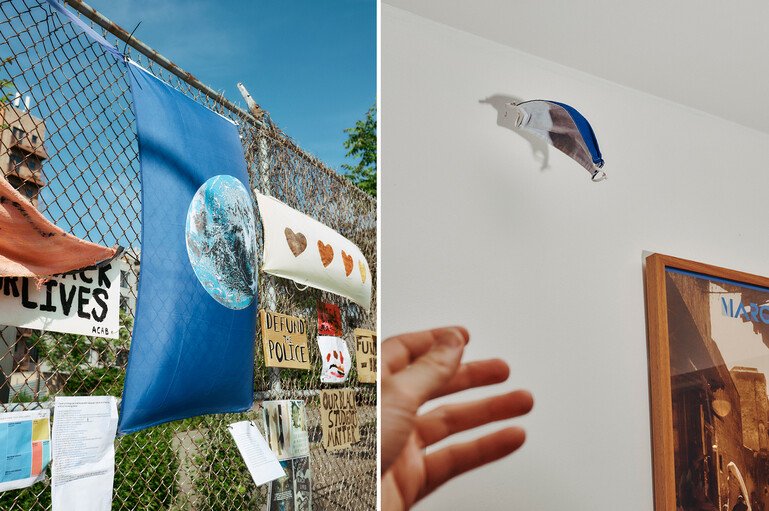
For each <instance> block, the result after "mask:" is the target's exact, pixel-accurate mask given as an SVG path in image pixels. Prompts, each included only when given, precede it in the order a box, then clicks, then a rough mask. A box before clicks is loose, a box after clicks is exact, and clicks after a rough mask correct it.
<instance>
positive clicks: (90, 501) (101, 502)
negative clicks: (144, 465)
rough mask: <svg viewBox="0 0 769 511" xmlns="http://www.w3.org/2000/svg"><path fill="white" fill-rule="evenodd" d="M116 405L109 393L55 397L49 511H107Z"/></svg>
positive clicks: (113, 450) (112, 469)
mask: <svg viewBox="0 0 769 511" xmlns="http://www.w3.org/2000/svg"><path fill="white" fill-rule="evenodd" d="M117 418H118V415H117V403H116V401H115V398H114V397H112V396H104V397H102V396H62V397H57V398H56V401H55V407H54V411H53V466H52V467H51V477H52V482H51V484H52V489H51V493H52V498H53V511H72V510H74V509H77V510H78V511H109V509H111V507H112V483H113V480H114V478H115V443H114V442H115V432H116V430H117Z"/></svg>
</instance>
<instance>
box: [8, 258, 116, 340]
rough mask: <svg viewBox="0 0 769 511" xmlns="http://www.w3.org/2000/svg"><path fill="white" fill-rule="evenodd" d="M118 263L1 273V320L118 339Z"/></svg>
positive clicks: (16, 324) (15, 324)
mask: <svg viewBox="0 0 769 511" xmlns="http://www.w3.org/2000/svg"><path fill="white" fill-rule="evenodd" d="M119 307H120V267H119V265H118V262H117V261H112V262H111V263H109V264H105V265H104V266H102V267H100V268H95V269H93V270H86V271H81V272H79V273H75V274H71V275H60V276H56V277H53V278H52V279H50V280H49V281H48V282H45V283H43V284H42V285H40V287H38V286H37V284H36V282H35V279H30V278H25V277H0V324H1V325H9V326H18V327H23V328H34V329H36V330H46V331H52V332H62V333H67V334H79V335H88V336H94V337H106V338H108V339H117V338H118V333H119V330H120V316H119V313H118V308H119Z"/></svg>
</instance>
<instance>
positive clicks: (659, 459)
mask: <svg viewBox="0 0 769 511" xmlns="http://www.w3.org/2000/svg"><path fill="white" fill-rule="evenodd" d="M646 301H647V325H648V335H649V374H650V392H651V417H652V421H651V422H652V450H653V455H652V458H653V467H654V500H655V509H656V510H657V511H660V510H666V511H667V510H670V511H678V510H705V509H708V510H714V511H716V510H719V511H720V510H728V511H734V510H760V509H769V433H768V432H767V423H768V422H769V399H768V398H767V383H766V379H767V374H769V278H766V277H759V276H756V275H750V274H747V273H743V272H739V271H735V270H728V269H725V268H719V267H716V266H710V265H707V264H702V263H697V262H693V261H687V260H684V259H678V258H675V257H671V256H666V255H661V254H653V255H651V256H649V257H648V258H647V259H646Z"/></svg>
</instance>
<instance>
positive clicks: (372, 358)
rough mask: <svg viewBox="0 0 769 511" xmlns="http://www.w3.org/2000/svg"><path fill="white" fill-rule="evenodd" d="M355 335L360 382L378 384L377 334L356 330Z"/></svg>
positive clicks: (362, 329) (361, 329)
mask: <svg viewBox="0 0 769 511" xmlns="http://www.w3.org/2000/svg"><path fill="white" fill-rule="evenodd" d="M353 333H354V334H355V365H356V366H357V367H358V381H359V382H361V383H376V371H377V363H376V362H377V358H376V332H374V331H373V330H366V329H364V328H356V329H355V331H354V332H353Z"/></svg>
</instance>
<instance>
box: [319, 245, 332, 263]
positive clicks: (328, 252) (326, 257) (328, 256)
mask: <svg viewBox="0 0 769 511" xmlns="http://www.w3.org/2000/svg"><path fill="white" fill-rule="evenodd" d="M318 253H319V254H320V260H321V261H323V266H328V265H329V264H331V261H333V260H334V249H333V248H331V245H326V244H325V243H323V242H322V241H320V240H318Z"/></svg>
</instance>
